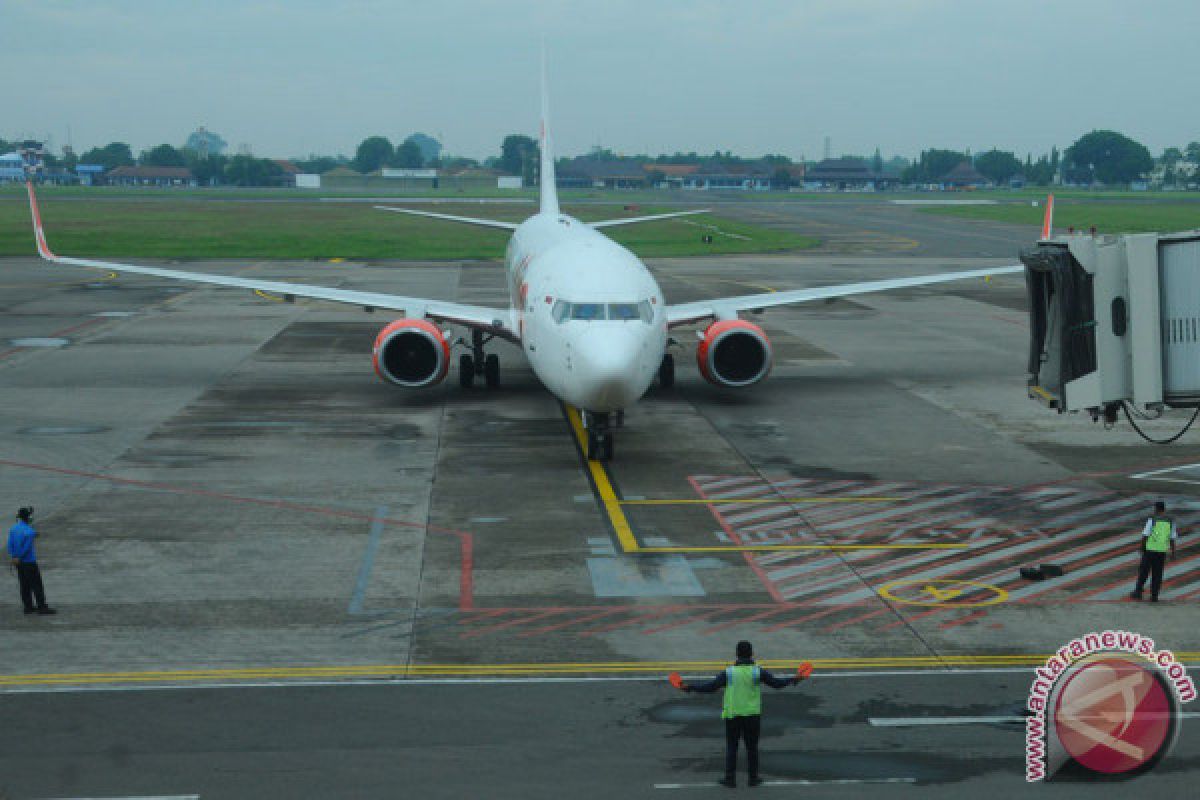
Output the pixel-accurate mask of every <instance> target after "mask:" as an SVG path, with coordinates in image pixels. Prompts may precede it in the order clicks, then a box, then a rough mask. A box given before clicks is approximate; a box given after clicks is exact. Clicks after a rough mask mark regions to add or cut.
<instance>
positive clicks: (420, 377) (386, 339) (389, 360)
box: [372, 319, 450, 389]
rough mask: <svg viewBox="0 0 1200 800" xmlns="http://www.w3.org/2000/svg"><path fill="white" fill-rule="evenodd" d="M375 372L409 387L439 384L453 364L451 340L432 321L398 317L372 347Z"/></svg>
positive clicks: (386, 379) (398, 384)
mask: <svg viewBox="0 0 1200 800" xmlns="http://www.w3.org/2000/svg"><path fill="white" fill-rule="evenodd" d="M372 353H373V357H374V362H375V373H376V374H377V375H379V377H381V378H383V379H384V380H385V381H388V382H389V383H394V384H396V385H397V386H404V387H406V388H409V389H421V388H424V387H426V386H435V385H437V384H439V383H441V382H442V379H443V378H445V377H446V371H447V370H448V369H449V368H450V344H449V342H447V341H446V337H445V336H443V335H442V332H441V331H440V330H438V329H437V326H436V325H434V324H433V323H432V322H428V321H427V320H423V319H398V320H396V321H395V322H393V323H391V324H390V325H388V326H387V327H386V328H384V329H383V330H381V331H380V332H379V335H378V336H376V337H375V346H374V347H373V348H372Z"/></svg>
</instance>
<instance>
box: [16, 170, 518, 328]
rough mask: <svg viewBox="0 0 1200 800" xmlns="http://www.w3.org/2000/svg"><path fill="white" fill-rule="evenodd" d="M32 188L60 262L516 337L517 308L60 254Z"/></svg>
mask: <svg viewBox="0 0 1200 800" xmlns="http://www.w3.org/2000/svg"><path fill="white" fill-rule="evenodd" d="M25 187H26V189H27V190H28V192H29V210H30V213H31V214H32V215H33V231H34V236H35V237H36V239H37V249H38V255H40V256H41V257H42V258H44V259H45V260H47V261H51V262H53V263H55V264H70V265H71V266H76V267H94V268H97V269H106V270H111V271H113V272H118V273H121V272H125V273H130V274H133V275H149V276H153V277H156V278H169V279H172V280H179V281H188V282H190V283H204V284H209V285H211V286H226V287H231V288H235V289H249V290H251V291H259V292H268V293H270V294H277V295H282V296H284V297H285V298H288V299H289V300H291V299H295V298H297V297H304V298H309V299H313V300H327V301H329V302H333V303H345V304H348V305H354V306H361V307H363V308H365V309H371V310H373V309H377V308H380V309H387V310H389V311H400V312H402V313H403V314H404V316H406V317H410V318H415V319H424V318H429V319H432V320H435V321H440V322H450V323H456V324H459V325H465V326H467V327H470V328H479V329H481V330H486V331H488V332H489V333H493V334H496V335H497V336H502V337H504V338H506V339H511V340H514V341H515V340H516V339H517V331H516V325H515V324H514V323H513V318H512V312H511V311H510V310H509V309H505V308H491V307H488V306H475V305H468V304H465V303H452V302H446V301H443V300H429V299H426V298H421V297H404V296H401V295H394V294H382V293H377V292H359V291H353V290H349V289H336V288H332V287H326V286H313V285H310V284H304V283H284V282H281V281H263V280H256V279H253V278H235V277H232V276H228V275H209V274H206V273H203V272H184V271H182V270H174V269H161V268H159V267H144V266H138V265H135V264H121V263H117V262H112V261H95V260H92V259H86V258H72V257H68V256H58V255H55V254H54V253H53V252H52V251H51V250H50V246H49V245H48V244H47V243H46V234H45V231H43V230H42V215H41V212H40V210H39V209H38V204H37V196H36V195H35V194H34V191H33V184H31V183H28V182H27V183H26V184H25Z"/></svg>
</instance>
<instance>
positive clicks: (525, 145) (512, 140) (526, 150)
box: [496, 133, 539, 185]
mask: <svg viewBox="0 0 1200 800" xmlns="http://www.w3.org/2000/svg"><path fill="white" fill-rule="evenodd" d="M538 157H539V156H538V146H537V142H535V141H534V140H533V139H530V138H529V137H528V136H524V135H522V134H519V133H510V134H509V135H508V136H505V137H504V141H503V142H501V143H500V160H499V161H497V162H496V166H497V167H498V168H499V169H500V170H501V171H502V172H505V173H507V174H509V175H520V176H521V178H522V180H524V182H525V183H526V184H527V185H528V184H532V183H533V172H534V165H536V164H537V162H538Z"/></svg>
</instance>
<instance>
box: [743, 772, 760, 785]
mask: <svg viewBox="0 0 1200 800" xmlns="http://www.w3.org/2000/svg"><path fill="white" fill-rule="evenodd" d="M746 785H747V786H762V778H760V777H758V776H757V775H751V776H750V779H749V780H747V781H746Z"/></svg>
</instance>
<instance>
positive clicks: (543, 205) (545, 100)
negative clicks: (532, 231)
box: [538, 44, 558, 214]
mask: <svg viewBox="0 0 1200 800" xmlns="http://www.w3.org/2000/svg"><path fill="white" fill-rule="evenodd" d="M538 145H539V147H540V148H541V151H542V161H541V166H540V168H539V170H538V177H539V183H538V196H539V199H540V210H541V212H542V213H543V214H557V213H558V186H557V184H556V183H555V179H554V154H553V153H552V152H551V151H550V99H549V94H548V91H547V89H546V47H545V45H544V44H543V45H542V129H541V137H540V139H539V140H538Z"/></svg>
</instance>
